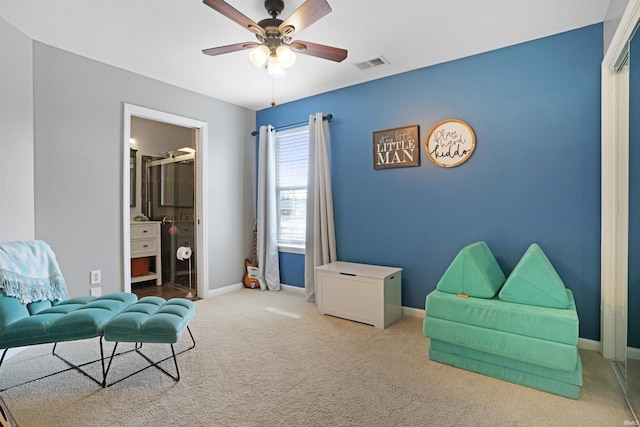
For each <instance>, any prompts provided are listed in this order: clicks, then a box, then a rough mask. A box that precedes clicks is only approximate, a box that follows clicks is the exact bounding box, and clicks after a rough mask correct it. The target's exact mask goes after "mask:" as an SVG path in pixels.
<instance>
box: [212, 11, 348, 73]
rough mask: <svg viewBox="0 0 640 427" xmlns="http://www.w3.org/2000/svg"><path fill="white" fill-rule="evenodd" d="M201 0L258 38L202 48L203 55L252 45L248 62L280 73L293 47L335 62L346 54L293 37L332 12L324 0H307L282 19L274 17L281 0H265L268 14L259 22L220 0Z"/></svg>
mask: <svg viewBox="0 0 640 427" xmlns="http://www.w3.org/2000/svg"><path fill="white" fill-rule="evenodd" d="M203 2H204V4H206V5H207V6H209V7H211V8H212V9H214V10H215V11H217V12H219V13H221V14H222V15H224V16H226V17H227V18H229V19H231V20H232V21H234V22H236V23H237V24H240V25H241V26H243V27H244V28H246V29H247V30H249V31H251V32H252V33H254V34H255V36H256V38H257V39H258V43H256V42H245V43H236V44H232V45H227V46H220V47H212V48H209V49H204V50H203V51H202V53H204V54H206V55H211V56H215V55H222V54H225V53H230V52H236V51H239V50H244V49H253V50H252V51H251V53H250V54H249V57H250V59H251V62H253V63H254V64H255V65H256V66H260V67H262V66H265V67H266V68H267V71H268V72H269V74H273V75H279V74H282V71H283V69H284V68H288V67H289V66H291V65H293V62H294V61H295V55H292V51H295V52H298V53H301V54H304V55H311V56H315V57H318V58H322V59H328V60H330V61H335V62H341V61H343V60H344V59H345V58H346V57H347V51H346V50H345V49H340V48H337V47H332V46H326V45H322V44H318V43H311V42H306V41H302V40H292V38H293V36H295V35H296V34H298V33H299V32H300V31H302V30H304V29H305V28H307V27H308V26H310V25H311V24H313V23H315V22H316V21H318V20H319V19H320V18H322V17H324V16H326V15H327V14H328V13H329V12H331V6H329V3H327V1H326V0H306V1H305V2H304V3H303V4H302V5H300V7H298V8H297V9H296V10H295V11H294V12H293V13H292V14H291V16H289V17H288V18H287V19H285V20H284V21H283V20H281V19H278V18H277V16H278V15H280V12H282V10H283V9H284V2H283V0H265V2H264V7H265V9H267V12H268V13H269V15H271V18H266V19H263V20H261V21H259V22H258V23H255V22H254V21H253V20H251V19H250V18H248V17H246V16H245V15H243V14H242V13H241V12H239V11H238V10H236V9H235V8H234V7H233V6H231V5H229V4H228V3H227V2H225V1H223V0H203Z"/></svg>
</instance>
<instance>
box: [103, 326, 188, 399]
mask: <svg viewBox="0 0 640 427" xmlns="http://www.w3.org/2000/svg"><path fill="white" fill-rule="evenodd" d="M187 332H189V336H190V337H191V343H192V344H191V346H189V347H188V348H186V349H184V350H181V351H179V352H177V353H176V351H175V348H174V346H173V344H170V345H171V356H167V357H165V358H164V359H161V360H158V361H154V360H151V358H150V357H148V356H147V355H146V354H144V353H143V352H141V351H140V349H141V348H142V344H143V343H136V344H135V351H136V353H138V354H139V355H140V356H142V357H143V358H144V359H145V360H146V361H147V362H149V364H148V365H147V366H145V367H144V368H141V369H139V370H137V371H136V372H133V373H131V374H129V375H127V376H126V377H123V378H120V379H119V380H117V381H114V382H112V383H111V384H106V387H111V386H112V385H114V384H117V383H119V382H120V381H123V380H126V379H127V378H130V377H132V376H134V375H136V374H139V373H140V372H142V371H144V370H147V369H149V368H151V367H155V368H157V369H158V370H160V371H162V372H163V373H164V374H165V375H167V376H169V377H170V378H171V379H173V380H174V381H180V370H179V368H178V358H177V357H176V356H177V355H179V354H182V353H184V352H186V351H189V350H191V349H192V348H194V347H195V346H196V340H195V339H194V338H193V334H192V333H191V329H190V328H189V327H188V326H187ZM171 358H173V363H174V365H175V368H176V375H173V374H171V373H170V372H168V371H167V370H166V369H164V368H163V367H162V366H160V363H162V362H164V361H166V360H169V359H171ZM110 364H111V363H109V365H110ZM105 380H106V376H105Z"/></svg>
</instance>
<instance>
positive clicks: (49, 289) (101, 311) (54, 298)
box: [0, 241, 138, 385]
mask: <svg viewBox="0 0 640 427" xmlns="http://www.w3.org/2000/svg"><path fill="white" fill-rule="evenodd" d="M137 299H138V297H137V296H136V295H135V294H131V293H126V292H116V293H112V294H108V295H103V296H100V297H91V296H83V297H76V298H70V299H67V289H66V284H65V281H64V279H63V277H62V274H61V272H60V268H59V266H58V263H57V261H56V258H55V255H54V253H53V251H52V249H51V247H50V246H49V245H48V244H47V243H45V242H43V241H26V242H10V243H2V244H0V349H3V352H2V356H1V357H0V366H1V365H2V363H3V362H4V359H5V356H6V354H7V351H8V350H9V349H11V348H16V347H23V346H30V345H37V344H48V343H52V344H55V345H54V347H53V351H52V353H53V355H55V356H56V357H58V358H60V359H61V360H63V361H64V362H65V363H67V364H68V365H69V366H70V367H71V368H74V369H77V370H79V371H80V372H82V373H84V374H85V375H87V376H88V377H89V378H91V379H93V380H94V381H95V382H97V383H98V384H101V385H104V381H105V373H106V371H105V366H104V353H103V346H102V335H103V330H104V326H105V325H106V324H107V322H108V321H109V320H111V319H112V318H113V317H114V316H116V315H117V314H118V313H120V312H121V311H122V310H124V309H125V308H127V307H128V306H130V305H131V304H133V303H135V302H136V301H137ZM96 337H100V359H98V360H97V361H102V374H103V377H102V378H99V379H96V378H93V377H92V376H90V375H89V374H87V373H86V372H84V371H83V370H82V366H85V365H87V364H88V363H93V362H96V361H92V362H87V363H83V364H80V365H76V364H73V363H71V362H69V361H67V360H66V359H64V358H62V357H61V356H60V355H58V354H57V353H56V352H55V350H56V345H57V343H59V342H64V341H74V340H82V339H86V338H96Z"/></svg>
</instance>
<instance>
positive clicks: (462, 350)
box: [423, 242, 582, 399]
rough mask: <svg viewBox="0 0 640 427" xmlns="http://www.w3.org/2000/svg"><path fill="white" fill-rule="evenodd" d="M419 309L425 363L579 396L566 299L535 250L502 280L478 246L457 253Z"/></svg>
mask: <svg viewBox="0 0 640 427" xmlns="http://www.w3.org/2000/svg"><path fill="white" fill-rule="evenodd" d="M425 311H426V315H425V318H424V325H423V329H424V331H423V332H424V335H425V336H426V337H428V338H430V343H429V358H430V359H431V360H433V361H437V362H441V363H445V364H448V365H452V366H455V367H458V368H462V369H466V370H469V371H473V372H478V373H481V374H484V375H488V376H491V377H494V378H498V379H501V380H505V381H510V382H513V383H516V384H521V385H525V386H528V387H531V388H535V389H538V390H542V391H546V392H549V393H554V394H558V395H560V396H564V397H568V398H572V399H577V398H578V397H579V395H580V387H581V386H582V362H581V360H580V353H579V351H578V347H577V345H578V325H579V322H578V315H577V312H576V307H575V302H574V299H573V294H572V292H571V291H570V290H569V289H566V288H565V286H564V283H563V282H562V280H561V279H560V277H559V276H558V274H557V272H556V271H555V269H554V268H553V266H552V265H551V263H550V262H549V260H548V258H547V257H546V256H545V254H544V253H543V252H542V249H541V248H540V247H539V246H538V245H537V244H532V245H531V246H529V248H528V249H527V251H526V252H525V254H524V255H523V256H522V258H521V259H520V261H519V262H518V264H517V265H516V267H515V268H514V270H513V272H512V273H511V274H510V275H509V277H508V278H506V277H505V276H504V274H503V272H502V270H501V269H500V267H499V266H498V263H497V261H496V259H495V257H494V256H493V254H492V253H491V250H490V249H489V247H488V246H487V244H486V243H485V242H477V243H474V244H472V245H469V246H467V247H465V248H463V249H462V250H461V251H460V252H459V253H458V255H457V256H456V258H455V259H454V260H453V262H452V263H451V265H450V266H449V268H448V269H447V271H446V272H445V273H444V275H443V276H442V278H441V279H440V281H439V282H438V285H437V287H436V290H434V291H433V292H431V293H430V294H429V295H427V298H426V303H425Z"/></svg>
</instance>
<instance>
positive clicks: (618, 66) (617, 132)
mask: <svg viewBox="0 0 640 427" xmlns="http://www.w3.org/2000/svg"><path fill="white" fill-rule="evenodd" d="M639 21H640V0H629V3H628V4H627V8H626V9H625V12H624V14H623V15H622V19H621V20H620V23H619V24H618V28H617V29H616V32H615V34H614V36H613V39H612V41H611V44H610V45H609V48H608V49H607V52H606V54H605V56H604V59H603V61H602V184H601V185H602V207H601V209H602V211H601V215H602V218H601V255H600V256H601V306H600V307H601V327H600V340H601V344H602V355H603V357H605V358H607V359H612V360H617V361H625V360H626V337H627V285H628V283H627V282H628V256H629V251H628V242H629V228H628V221H629V102H628V90H629V87H628V86H629V80H628V79H629V73H628V69H625V68H624V67H623V65H624V64H625V61H626V58H627V56H628V50H629V40H630V39H631V37H632V36H633V33H634V31H635V29H636V27H637V25H638V22H639Z"/></svg>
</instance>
